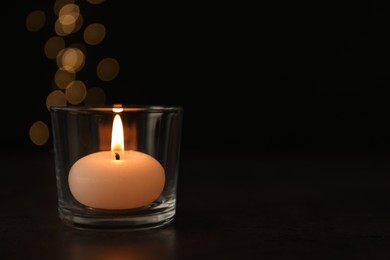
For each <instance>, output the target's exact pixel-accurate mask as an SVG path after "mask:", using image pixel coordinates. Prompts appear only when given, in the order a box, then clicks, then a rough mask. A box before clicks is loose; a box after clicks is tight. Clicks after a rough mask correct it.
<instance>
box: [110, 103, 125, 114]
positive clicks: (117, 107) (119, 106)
mask: <svg viewBox="0 0 390 260" xmlns="http://www.w3.org/2000/svg"><path fill="white" fill-rule="evenodd" d="M112 111H113V112H115V113H120V112H122V111H123V107H122V104H114V107H113V108H112Z"/></svg>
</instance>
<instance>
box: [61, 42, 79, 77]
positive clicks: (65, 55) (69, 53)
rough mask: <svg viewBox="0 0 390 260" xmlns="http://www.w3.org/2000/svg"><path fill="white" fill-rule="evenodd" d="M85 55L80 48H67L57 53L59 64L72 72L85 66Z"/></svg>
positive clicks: (63, 68)
mask: <svg viewBox="0 0 390 260" xmlns="http://www.w3.org/2000/svg"><path fill="white" fill-rule="evenodd" d="M84 63H85V56H84V53H83V52H82V51H81V50H80V49H78V48H66V49H63V50H61V51H60V52H59V53H58V55H57V66H58V67H59V68H60V69H62V70H66V71H68V72H71V73H75V72H78V71H80V70H81V69H82V68H83V67H84Z"/></svg>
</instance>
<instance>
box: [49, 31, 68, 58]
mask: <svg viewBox="0 0 390 260" xmlns="http://www.w3.org/2000/svg"><path fill="white" fill-rule="evenodd" d="M64 48H65V41H64V39H63V38H62V37H59V36H54V37H51V38H50V39H48V40H47V41H46V43H45V54H46V57H48V58H49V59H55V58H56V57H57V55H58V53H59V52H60V51H61V50H62V49H64Z"/></svg>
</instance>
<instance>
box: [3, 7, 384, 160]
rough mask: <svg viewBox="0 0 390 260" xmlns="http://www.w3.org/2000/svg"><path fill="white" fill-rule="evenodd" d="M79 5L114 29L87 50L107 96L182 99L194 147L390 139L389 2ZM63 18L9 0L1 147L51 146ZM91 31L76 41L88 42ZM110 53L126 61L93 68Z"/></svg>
mask: <svg viewBox="0 0 390 260" xmlns="http://www.w3.org/2000/svg"><path fill="white" fill-rule="evenodd" d="M76 3H78V4H79V5H80V8H81V12H82V14H83V16H84V26H85V25H87V24H89V23H92V22H100V23H102V24H104V25H105V26H106V29H107V34H106V38H105V40H104V41H103V42H102V44H100V45H99V46H91V47H88V53H87V64H86V66H85V69H83V71H81V72H80V77H82V79H83V80H85V82H86V83H87V84H88V85H89V86H99V87H102V88H103V89H104V90H105V93H106V95H107V102H106V103H108V104H111V103H127V104H169V105H180V106H183V107H184V125H183V145H182V148H183V151H184V152H191V151H226V152H228V151H229V150H231V151H235V152H243V153H245V152H273V151H281V152H284V151H289V152H290V151H293V152H294V151H307V152H311V151H320V152H321V151H330V152H338V151H350V152H353V151H364V152H365V151H368V152H376V151H387V150H388V149H389V148H390V139H389V135H390V128H389V126H388V113H389V102H388V100H389V98H390V95H389V93H390V92H389V70H390V65H389V64H390V47H389V46H390V40H389V39H388V34H389V31H390V27H389V25H390V22H389V19H390V18H389V17H390V16H389V8H388V6H387V5H385V4H383V3H380V2H377V1H366V2H354V1H347V2H346V1H342V3H340V2H338V1H326V2H319V3H305V4H303V3H301V4H300V3H296V2H290V3H283V2H277V3H275V4H273V5H272V4H261V5H260V6H250V5H247V4H239V5H238V6H237V3H226V2H225V3H218V4H217V3H200V2H197V3H176V4H167V3H164V5H162V4H161V5H156V4H151V3H146V4H144V5H143V6H140V5H139V4H137V5H135V4H133V3H127V2H126V3H122V2H120V1H110V0H107V1H106V2H105V3H103V4H101V5H91V4H88V3H87V2H86V1H78V2H77V1H76ZM37 9H40V10H43V11H44V12H45V13H46V15H47V22H46V24H45V26H44V28H43V29H42V30H40V31H38V32H28V31H27V29H26V27H25V18H26V16H27V15H28V14H29V13H30V12H31V11H33V10H37ZM54 19H55V16H54V14H53V7H52V3H50V4H49V3H48V2H47V1H14V2H10V3H8V2H6V3H2V6H1V9H0V23H1V31H0V44H1V45H0V46H1V49H0V51H1V57H2V67H1V68H2V69H1V70H0V75H1V79H2V82H1V88H0V89H1V100H0V104H1V111H2V117H1V118H2V120H1V126H2V133H3V134H2V135H1V140H0V144H1V145H2V146H6V147H13V148H16V149H20V148H22V149H32V150H47V149H50V147H51V144H50V142H49V143H47V144H46V145H45V146H43V147H37V146H36V145H34V144H33V143H32V142H31V141H30V140H29V137H28V131H29V127H30V126H31V124H32V123H33V122H35V121H37V120H42V121H44V122H46V123H48V124H49V125H50V122H49V112H48V111H47V109H46V105H45V100H46V97H47V95H48V94H49V93H50V91H51V90H52V79H53V75H54V72H55V70H56V66H55V62H54V61H52V60H49V59H47V58H46V57H45V55H44V51H43V46H44V44H45V42H46V40H47V39H48V38H50V37H51V36H54V31H53V24H54ZM81 31H82V30H80V32H81ZM80 32H79V33H77V34H75V35H73V36H70V37H68V38H67V39H68V40H67V41H68V42H70V39H72V40H74V41H77V39H78V40H79V41H82V37H81V35H82V34H81V33H80ZM71 37H73V38H71ZM103 57H114V58H116V59H117V60H118V61H119V64H120V72H119V75H118V77H117V78H116V79H115V80H113V81H111V82H101V81H99V80H98V78H97V77H96V75H95V74H94V73H93V72H92V69H94V66H95V65H94V64H95V63H96V62H97V60H99V59H101V58H103ZM89 69H91V71H89Z"/></svg>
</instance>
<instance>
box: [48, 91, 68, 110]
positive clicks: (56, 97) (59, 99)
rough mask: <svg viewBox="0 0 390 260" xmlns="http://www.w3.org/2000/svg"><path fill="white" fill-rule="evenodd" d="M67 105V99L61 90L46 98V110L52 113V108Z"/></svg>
mask: <svg viewBox="0 0 390 260" xmlns="http://www.w3.org/2000/svg"><path fill="white" fill-rule="evenodd" d="M64 105H66V97H65V94H64V92H62V91H61V90H54V91H52V92H51V93H50V94H49V95H48V96H47V98H46V108H47V110H49V111H50V107H51V106H64Z"/></svg>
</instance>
